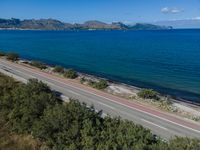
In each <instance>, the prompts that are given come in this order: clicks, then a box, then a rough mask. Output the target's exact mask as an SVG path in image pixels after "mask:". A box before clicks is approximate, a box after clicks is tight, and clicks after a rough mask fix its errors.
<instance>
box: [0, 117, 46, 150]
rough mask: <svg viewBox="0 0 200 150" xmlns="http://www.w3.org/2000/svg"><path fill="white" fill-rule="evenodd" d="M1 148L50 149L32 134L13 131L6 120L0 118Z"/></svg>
mask: <svg viewBox="0 0 200 150" xmlns="http://www.w3.org/2000/svg"><path fill="white" fill-rule="evenodd" d="M0 150H48V148H47V147H46V146H44V145H43V144H42V143H41V142H39V141H38V140H35V139H33V138H32V137H31V135H17V134H15V133H11V132H10V131H9V129H8V127H7V126H6V124H5V122H4V121H3V120H2V119H1V118H0Z"/></svg>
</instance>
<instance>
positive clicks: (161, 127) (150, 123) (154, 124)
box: [140, 119, 168, 130]
mask: <svg viewBox="0 0 200 150" xmlns="http://www.w3.org/2000/svg"><path fill="white" fill-rule="evenodd" d="M140 120H142V121H144V122H146V123H148V124H152V125H154V126H156V127H159V128H161V129H164V130H168V129H167V128H165V127H163V126H159V125H157V124H155V123H153V122H150V121H148V120H145V119H140Z"/></svg>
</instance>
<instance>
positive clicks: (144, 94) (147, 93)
mask: <svg viewBox="0 0 200 150" xmlns="http://www.w3.org/2000/svg"><path fill="white" fill-rule="evenodd" d="M137 95H138V96H139V97H141V98H144V99H155V100H158V99H159V97H158V92H156V91H154V90H152V89H142V90H140V91H139V92H138V93H137Z"/></svg>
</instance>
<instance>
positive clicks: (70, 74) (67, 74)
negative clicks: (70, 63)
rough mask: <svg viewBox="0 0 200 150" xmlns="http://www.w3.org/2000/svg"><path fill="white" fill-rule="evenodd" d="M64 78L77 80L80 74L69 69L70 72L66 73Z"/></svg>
mask: <svg viewBox="0 0 200 150" xmlns="http://www.w3.org/2000/svg"><path fill="white" fill-rule="evenodd" d="M64 76H65V77H66V78H69V79H75V78H77V77H78V74H77V72H76V71H74V70H73V69H69V70H67V71H65V73H64Z"/></svg>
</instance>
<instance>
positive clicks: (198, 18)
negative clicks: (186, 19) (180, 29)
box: [192, 16, 200, 20]
mask: <svg viewBox="0 0 200 150" xmlns="http://www.w3.org/2000/svg"><path fill="white" fill-rule="evenodd" d="M192 20H200V16H198V17H194V18H192Z"/></svg>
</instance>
